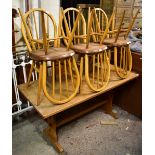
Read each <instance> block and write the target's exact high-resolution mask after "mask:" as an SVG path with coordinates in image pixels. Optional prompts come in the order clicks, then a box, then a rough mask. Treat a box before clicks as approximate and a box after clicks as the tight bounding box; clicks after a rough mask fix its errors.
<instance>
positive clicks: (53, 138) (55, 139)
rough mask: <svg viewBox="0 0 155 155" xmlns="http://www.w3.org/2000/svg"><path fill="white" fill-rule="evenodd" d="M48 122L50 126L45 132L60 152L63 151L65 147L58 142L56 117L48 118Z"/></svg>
mask: <svg viewBox="0 0 155 155" xmlns="http://www.w3.org/2000/svg"><path fill="white" fill-rule="evenodd" d="M47 123H48V125H49V127H48V128H46V129H45V130H44V134H45V135H47V136H48V137H49V138H50V140H51V143H52V144H53V146H54V147H55V149H56V150H57V151H58V152H59V153H61V152H63V151H64V150H63V148H62V147H61V145H60V144H59V143H58V136H57V133H56V121H55V118H54V117H50V118H48V119H47Z"/></svg>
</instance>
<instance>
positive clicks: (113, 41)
mask: <svg viewBox="0 0 155 155" xmlns="http://www.w3.org/2000/svg"><path fill="white" fill-rule="evenodd" d="M138 13H139V10H137V12H136V14H135V16H134V17H133V19H132V21H131V22H130V23H129V26H128V28H127V29H126V30H122V29H121V28H122V23H123V20H124V16H125V10H124V12H123V15H122V18H121V20H120V24H119V27H118V29H117V30H114V31H113V32H111V33H112V34H115V35H114V37H111V38H107V39H105V40H104V44H106V45H107V46H108V47H109V48H111V49H112V50H114V66H115V70H116V73H117V74H118V76H119V77H121V78H127V77H128V75H129V74H130V72H131V69H132V55H131V51H130V43H131V42H130V41H129V40H128V39H127V37H128V34H129V32H130V30H131V29H132V26H133V24H134V22H135V19H136V18H137V15H138ZM122 31H124V32H125V35H124V38H122V37H121V38H119V35H120V33H121V32H122ZM118 51H120V52H118Z"/></svg>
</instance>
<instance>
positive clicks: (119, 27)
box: [111, 9, 140, 42]
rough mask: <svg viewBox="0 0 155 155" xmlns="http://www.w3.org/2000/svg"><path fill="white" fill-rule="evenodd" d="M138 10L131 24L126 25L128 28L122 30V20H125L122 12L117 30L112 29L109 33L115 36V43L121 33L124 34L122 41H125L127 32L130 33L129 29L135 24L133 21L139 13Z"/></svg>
mask: <svg viewBox="0 0 155 155" xmlns="http://www.w3.org/2000/svg"><path fill="white" fill-rule="evenodd" d="M139 10H140V9H138V10H137V12H136V13H135V15H134V17H133V18H132V20H131V22H130V23H129V25H128V28H127V29H122V26H123V22H124V19H125V18H124V17H125V10H124V12H123V14H122V18H121V19H120V22H119V25H118V28H117V29H112V31H111V33H112V34H115V42H117V40H118V37H119V35H120V33H121V32H123V33H125V34H124V39H126V38H127V37H128V35H129V32H130V31H131V29H132V27H133V24H134V22H135V20H136V18H137V15H138V13H139Z"/></svg>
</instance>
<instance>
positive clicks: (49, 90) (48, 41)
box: [19, 8, 80, 105]
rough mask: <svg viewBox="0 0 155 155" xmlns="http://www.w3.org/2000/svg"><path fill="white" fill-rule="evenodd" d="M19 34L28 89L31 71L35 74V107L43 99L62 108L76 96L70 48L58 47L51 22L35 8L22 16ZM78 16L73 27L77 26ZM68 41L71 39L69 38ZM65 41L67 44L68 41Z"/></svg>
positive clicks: (77, 78) (76, 81)
mask: <svg viewBox="0 0 155 155" xmlns="http://www.w3.org/2000/svg"><path fill="white" fill-rule="evenodd" d="M19 13H20V16H21V19H22V24H21V30H22V34H23V37H24V40H25V42H26V45H27V48H28V51H29V56H30V58H31V59H32V65H31V69H30V73H29V77H28V83H27V85H28V86H29V85H31V82H30V80H31V75H32V71H33V70H36V71H37V72H38V73H39V80H38V87H37V89H38V94H37V95H36V96H37V98H36V100H37V105H39V104H40V101H41V99H42V97H41V96H42V94H41V92H42V90H43V92H44V95H45V96H46V97H47V98H48V99H49V100H50V101H51V102H52V103H53V104H63V103H66V102H68V101H70V100H71V99H72V98H73V97H74V96H75V95H76V94H77V92H78V90H79V84H80V76H79V72H78V68H77V64H76V61H75V58H74V54H75V52H74V51H73V50H70V49H69V48H70V45H69V44H68V45H67V48H66V47H60V44H59V41H60V39H62V38H63V37H62V36H59V34H58V31H57V26H56V23H55V20H54V18H53V16H52V15H51V14H49V13H48V12H47V11H45V10H43V9H41V8H37V9H31V10H30V11H28V12H27V13H26V14H24V15H23V14H22V12H21V10H20V9H19ZM78 18H79V15H78V16H77V18H76V20H75V23H74V26H75V27H76V26H77V21H78ZM70 38H72V37H70ZM70 38H69V39H68V40H69V41H68V42H70V44H71V42H72V40H71V39H70Z"/></svg>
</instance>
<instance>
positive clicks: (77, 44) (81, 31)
mask: <svg viewBox="0 0 155 155" xmlns="http://www.w3.org/2000/svg"><path fill="white" fill-rule="evenodd" d="M62 12H63V14H64V18H63V19H62V25H64V27H65V30H66V31H64V29H63V28H62V34H63V36H64V43H65V45H66V46H67V39H66V38H67V37H68V36H69V35H70V34H71V31H72V27H73V26H72V25H73V23H74V22H75V19H76V16H77V14H78V13H79V10H78V9H76V8H67V9H65V10H64V11H62ZM93 20H95V21H94V23H93ZM92 24H98V22H97V21H96V15H95V10H94V9H93V10H92V11H91V15H90V17H89V23H88V28H87V30H86V22H85V18H84V16H83V14H82V13H80V18H79V21H78V26H77V29H76V30H75V34H73V35H72V37H73V44H71V49H73V50H74V51H75V52H76V53H77V55H78V56H79V59H80V67H79V68H80V69H79V70H80V79H81V84H80V86H82V80H83V74H84V75H85V80H86V82H87V84H88V86H89V87H90V89H92V90H93V91H101V90H103V89H105V87H106V86H107V84H108V82H109V78H110V63H109V59H108V56H107V52H106V49H107V46H105V45H103V44H101V43H100V44H99V43H93V42H90V39H91V36H93V33H92V31H91V25H92ZM109 25H110V24H107V25H106V28H107V31H105V32H104V35H103V37H102V41H103V40H104V38H105V36H106V35H107V32H108V26H109ZM97 28H98V30H99V27H97ZM86 31H87V32H86ZM84 65H85V67H83V66H84ZM83 72H85V73H83Z"/></svg>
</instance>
